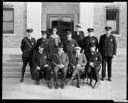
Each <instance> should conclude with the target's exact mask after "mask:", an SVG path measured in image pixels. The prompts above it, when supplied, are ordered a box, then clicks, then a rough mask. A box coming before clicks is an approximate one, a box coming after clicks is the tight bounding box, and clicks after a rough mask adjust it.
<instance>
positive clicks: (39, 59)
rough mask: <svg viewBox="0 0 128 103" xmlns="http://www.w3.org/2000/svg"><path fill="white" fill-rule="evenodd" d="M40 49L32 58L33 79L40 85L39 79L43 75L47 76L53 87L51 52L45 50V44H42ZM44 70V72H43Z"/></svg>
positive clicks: (49, 84) (47, 81) (50, 86)
mask: <svg viewBox="0 0 128 103" xmlns="http://www.w3.org/2000/svg"><path fill="white" fill-rule="evenodd" d="M38 48H39V51H37V52H36V53H35V54H34V55H33V58H32V63H33V70H32V75H33V80H35V84H36V85H39V80H40V79H41V78H42V76H44V77H45V80H46V83H47V85H48V87H49V88H52V84H51V68H50V65H51V60H50V56H49V54H48V53H47V52H46V51H44V48H45V46H44V44H41V45H40V46H39V47H38ZM42 72H43V74H42Z"/></svg>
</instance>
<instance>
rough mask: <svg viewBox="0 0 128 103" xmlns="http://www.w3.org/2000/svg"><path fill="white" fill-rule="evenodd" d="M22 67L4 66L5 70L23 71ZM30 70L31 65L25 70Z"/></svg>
mask: <svg viewBox="0 0 128 103" xmlns="http://www.w3.org/2000/svg"><path fill="white" fill-rule="evenodd" d="M21 69H22V68H21V67H4V68H3V72H21ZM29 71H30V69H29V67H27V68H26V69H25V72H29Z"/></svg>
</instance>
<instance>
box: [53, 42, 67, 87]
mask: <svg viewBox="0 0 128 103" xmlns="http://www.w3.org/2000/svg"><path fill="white" fill-rule="evenodd" d="M68 64H69V58H68V56H67V54H66V53H64V51H63V45H62V44H60V45H59V46H58V52H57V53H55V54H54V57H53V67H54V81H55V89H58V88H59V83H58V72H59V71H61V72H62V82H61V88H62V89H63V88H64V82H65V78H66V74H67V69H68Z"/></svg>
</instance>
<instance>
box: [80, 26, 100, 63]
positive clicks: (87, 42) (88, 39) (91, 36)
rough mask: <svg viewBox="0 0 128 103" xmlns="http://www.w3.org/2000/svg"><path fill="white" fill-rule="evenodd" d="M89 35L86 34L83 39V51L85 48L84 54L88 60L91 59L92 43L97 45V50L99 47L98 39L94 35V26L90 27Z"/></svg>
mask: <svg viewBox="0 0 128 103" xmlns="http://www.w3.org/2000/svg"><path fill="white" fill-rule="evenodd" d="M87 31H88V36H86V37H85V38H84V39H83V41H82V51H83V50H84V54H85V56H86V58H87V61H88V60H89V57H88V55H89V52H90V44H94V45H95V46H96V50H97V48H98V39H97V38H96V37H95V36H94V34H93V31H94V29H93V28H88V29H87Z"/></svg>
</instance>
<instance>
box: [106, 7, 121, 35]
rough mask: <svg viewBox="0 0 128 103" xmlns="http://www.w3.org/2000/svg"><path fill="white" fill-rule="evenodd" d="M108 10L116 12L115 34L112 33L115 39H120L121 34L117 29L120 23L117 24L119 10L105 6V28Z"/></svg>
mask: <svg viewBox="0 0 128 103" xmlns="http://www.w3.org/2000/svg"><path fill="white" fill-rule="evenodd" d="M108 10H112V11H116V19H115V21H116V32H117V33H114V34H113V35H114V36H116V37H120V36H121V34H120V30H119V27H120V25H119V24H120V23H119V14H120V11H119V10H120V9H119V7H115V6H106V9H105V11H106V26H107V21H108V20H107V12H108Z"/></svg>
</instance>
